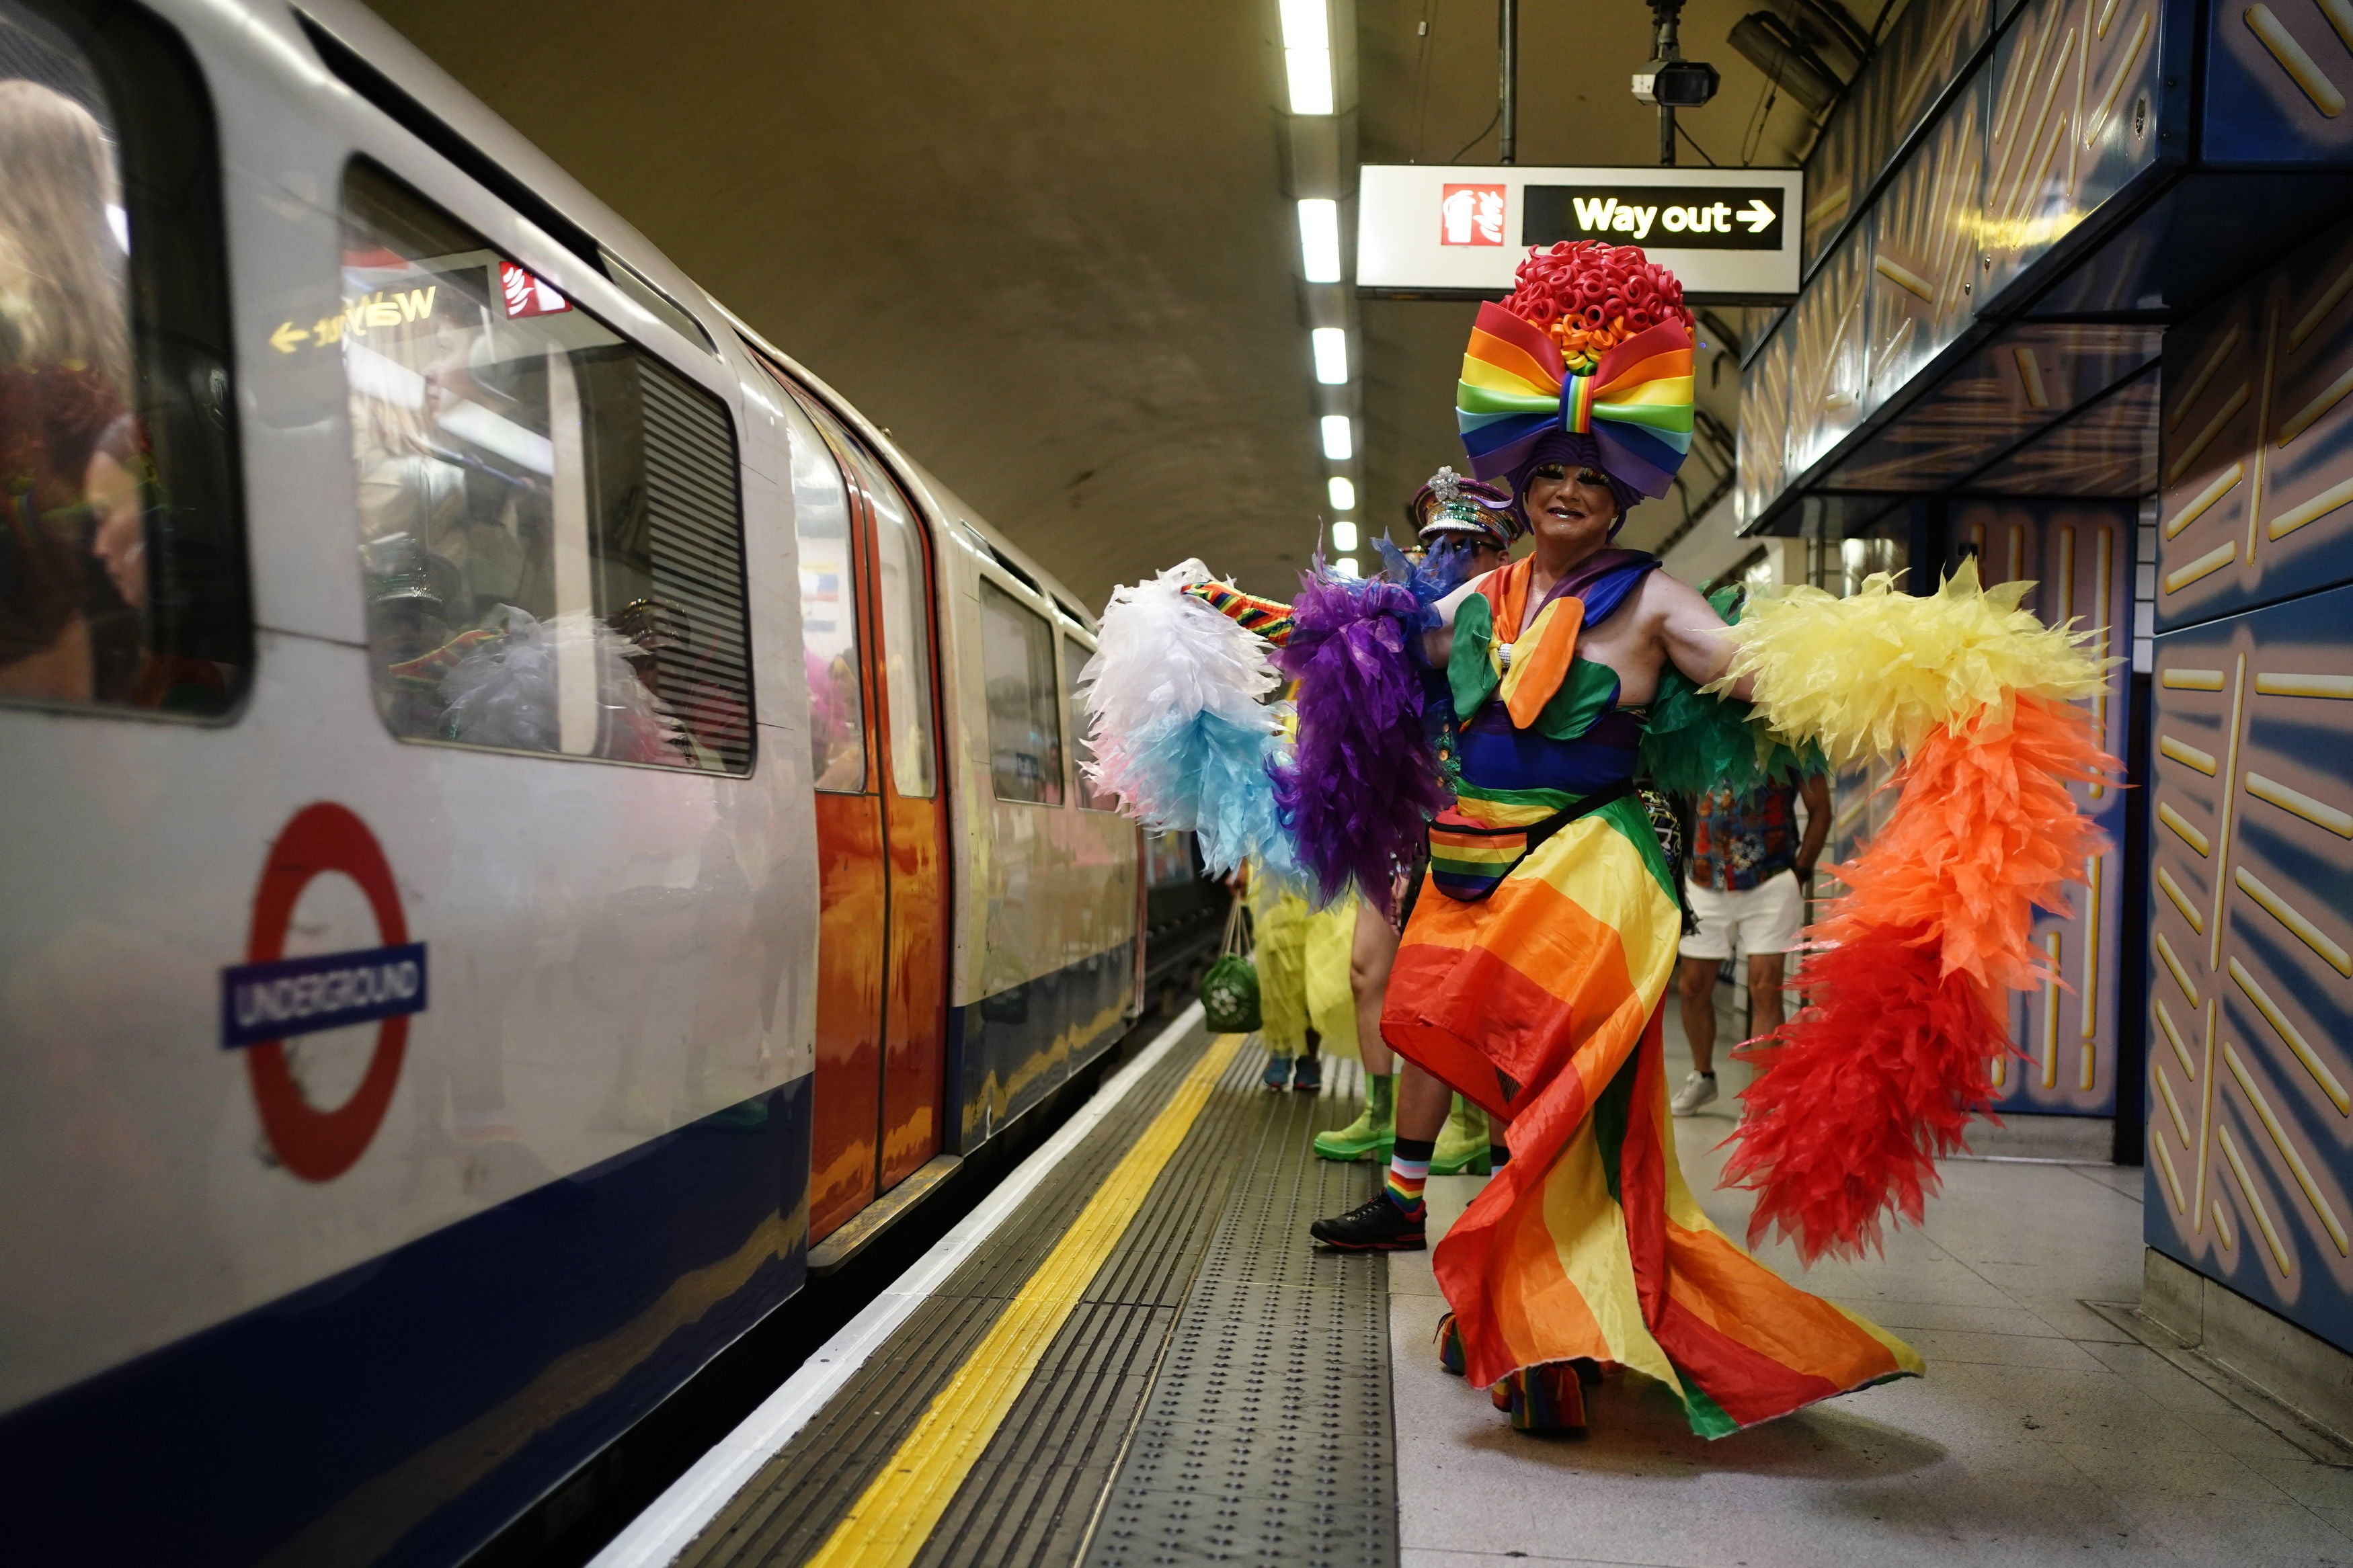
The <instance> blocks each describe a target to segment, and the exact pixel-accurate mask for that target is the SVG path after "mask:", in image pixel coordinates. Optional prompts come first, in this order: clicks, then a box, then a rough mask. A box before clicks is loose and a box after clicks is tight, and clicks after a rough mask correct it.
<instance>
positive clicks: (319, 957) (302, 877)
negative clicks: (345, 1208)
mask: <svg viewBox="0 0 2353 1568" xmlns="http://www.w3.org/2000/svg"><path fill="white" fill-rule="evenodd" d="M326 871H340V872H342V873H343V875H345V876H347V877H349V878H350V879H352V880H353V881H354V882H356V883H358V884H359V887H360V891H361V892H363V893H364V894H365V895H366V896H367V901H368V907H369V908H370V909H371V910H374V911H375V927H376V937H377V942H378V945H376V946H375V947H371V948H360V949H357V950H354V951H352V952H322V953H314V954H311V955H309V956H307V957H302V958H288V957H286V956H285V953H286V933H287V930H288V927H289V925H290V922H291V921H292V920H293V918H294V906H295V903H296V902H297V901H298V900H300V899H301V897H302V889H305V888H307V887H309V886H310V885H311V879H312V878H314V877H316V876H318V875H320V874H321V873H322V872H326ZM245 956H246V962H245V963H240V964H237V965H235V966H233V967H231V968H227V969H224V970H222V971H221V1046H222V1047H223V1048H224V1049H228V1050H242V1051H243V1052H244V1053H245V1065H246V1074H247V1077H248V1079H250V1080H251V1082H252V1085H253V1102H254V1106H255V1109H256V1110H259V1112H260V1114H261V1126H262V1131H264V1132H265V1133H266V1134H267V1135H268V1136H269V1146H270V1148H271V1150H272V1151H274V1152H276V1154H277V1156H278V1159H279V1163H281V1164H283V1165H284V1166H285V1167H286V1169H287V1170H289V1171H290V1172H292V1173H294V1174H295V1175H297V1176H300V1177H301V1178H302V1179H303V1180H304V1181H310V1182H325V1181H332V1180H333V1179H334V1178H335V1177H337V1176H340V1175H342V1174H343V1173H344V1172H345V1171H348V1170H350V1169H351V1168H352V1166H353V1165H354V1164H355V1163H358V1161H359V1157H360V1156H361V1155H362V1154H363V1153H364V1152H366V1151H367V1146H368V1142H369V1141H370V1140H371V1139H373V1138H374V1137H375V1131H376V1129H377V1128H378V1127H379V1126H381V1125H383V1122H384V1113H385V1110H386V1109H387V1108H388V1107H390V1105H391V1104H392V1091H393V1089H395V1088H396V1086H397V1085H398V1084H399V1082H400V1064H401V1058H403V1057H404V1056H405V1055H406V1053H407V1049H408V1020H409V1017H410V1016H411V1015H413V1014H417V1013H422V1012H423V1011H425V1000H426V985H425V980H426V973H425V944H424V943H423V942H410V941H409V940H408V920H407V917H406V915H405V914H403V913H402V911H401V908H400V889H399V888H398V887H397V886H396V884H395V883H394V881H393V879H392V867H391V866H390V864H389V863H387V862H386V861H385V858H384V850H383V848H382V847H381V846H379V845H378V844H377V843H376V841H375V834H373V833H371V832H369V831H368V827H367V824H366V823H364V822H362V821H361V820H360V819H359V818H358V817H357V816H353V814H352V812H350V811H349V810H348V809H346V808H345V807H343V806H340V805H335V804H333V803H332V802H331V801H320V802H317V803H316V804H313V805H306V806H304V807H303V808H302V809H301V811H298V812H296V813H295V814H294V817H293V820H291V821H290V822H289V823H287V825H286V827H285V830H284V831H283V832H281V833H280V834H279V836H278V841H277V842H276V843H275V844H272V845H271V846H270V847H269V858H268V859H267V860H265V861H264V862H263V863H262V868H261V881H260V884H259V886H258V887H256V888H255V889H254V892H253V923H252V926H251V927H250V929H249V931H248V934H247V937H246V953H245ZM367 1023H373V1024H375V1026H376V1034H375V1049H374V1050H373V1051H372V1052H371V1053H370V1054H369V1057H368V1065H367V1071H366V1072H365V1074H364V1075H363V1076H362V1078H361V1079H360V1086H359V1088H358V1089H355V1090H353V1093H352V1096H351V1098H350V1099H349V1100H345V1101H344V1102H343V1104H341V1105H339V1106H337V1107H335V1108H334V1109H333V1110H320V1109H319V1108H318V1107H316V1106H314V1105H312V1104H311V1102H310V1100H307V1099H305V1098H304V1097H303V1094H302V1088H301V1084H299V1083H297V1082H296V1081H295V1079H294V1074H293V1072H292V1070H291V1069H290V1068H289V1067H288V1065H287V1061H286V1047H285V1042H286V1041H287V1040H289V1039H290V1038H292V1037H296V1036H298V1035H311V1034H317V1033H319V1032H321V1031H322V1030H325V1029H341V1028H346V1027H349V1026H352V1025H354V1024H367Z"/></svg>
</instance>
